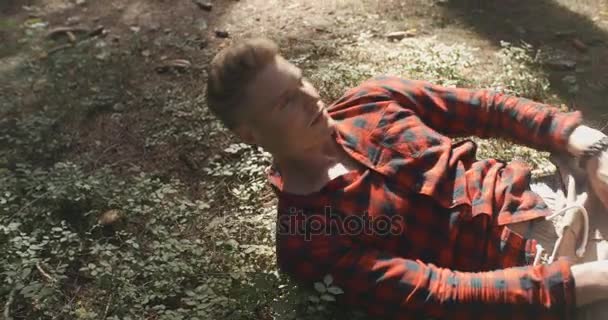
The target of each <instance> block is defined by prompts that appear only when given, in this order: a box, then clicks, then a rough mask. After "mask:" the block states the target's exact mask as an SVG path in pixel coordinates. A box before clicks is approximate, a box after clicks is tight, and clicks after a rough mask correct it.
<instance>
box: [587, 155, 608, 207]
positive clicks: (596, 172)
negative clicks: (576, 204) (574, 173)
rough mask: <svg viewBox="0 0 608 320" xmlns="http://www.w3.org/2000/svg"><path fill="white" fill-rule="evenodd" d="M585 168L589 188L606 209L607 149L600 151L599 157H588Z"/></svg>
mask: <svg viewBox="0 0 608 320" xmlns="http://www.w3.org/2000/svg"><path fill="white" fill-rule="evenodd" d="M586 169H587V175H588V177H589V183H590V184H591V188H592V189H593V191H594V192H595V194H596V195H597V197H598V198H599V199H600V201H601V202H602V204H603V205H604V208H606V209H608V151H604V152H602V153H601V154H600V156H599V157H595V158H593V159H589V162H588V163H587V168H586Z"/></svg>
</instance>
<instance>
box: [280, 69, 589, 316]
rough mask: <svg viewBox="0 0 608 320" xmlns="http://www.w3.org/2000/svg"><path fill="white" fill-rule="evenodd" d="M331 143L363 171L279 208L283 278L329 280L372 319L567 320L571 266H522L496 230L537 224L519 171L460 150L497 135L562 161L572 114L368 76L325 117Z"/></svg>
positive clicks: (523, 257)
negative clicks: (331, 122)
mask: <svg viewBox="0 0 608 320" xmlns="http://www.w3.org/2000/svg"><path fill="white" fill-rule="evenodd" d="M329 111H330V112H329V114H330V115H331V117H332V118H333V119H335V120H336V122H337V130H336V131H335V134H334V138H335V139H336V141H337V142H338V143H339V144H340V145H342V146H343V147H344V149H345V150H346V151H347V152H348V153H349V154H350V155H351V156H352V157H353V158H354V159H356V160H357V161H359V162H360V163H362V164H363V165H364V166H365V169H364V170H358V171H352V172H349V173H347V174H345V175H343V176H340V177H338V178H335V179H333V180H331V181H330V182H329V183H327V184H326V185H325V186H324V187H323V188H322V189H321V190H320V191H319V192H316V193H313V194H309V195H294V194H289V193H286V192H282V191H281V188H282V182H281V177H280V173H279V170H278V168H276V167H273V168H271V170H270V172H269V179H270V181H271V183H272V185H273V186H274V189H275V191H276V192H277V195H278V198H279V204H278V224H277V255H278V264H279V267H280V268H281V270H283V271H284V272H286V273H288V274H289V275H291V276H293V277H294V278H295V279H297V280H300V281H303V282H306V283H310V282H315V281H321V279H323V277H324V276H325V275H327V274H330V275H332V276H333V278H334V285H336V286H338V287H340V288H342V289H343V291H344V293H343V294H341V295H339V296H338V300H339V301H340V302H343V303H346V304H349V305H353V306H356V307H360V308H363V309H364V310H365V311H366V312H368V313H369V314H371V315H374V316H376V317H379V318H382V319H422V318H423V317H434V318H440V319H566V318H570V317H572V315H573V314H574V306H575V300H574V299H575V297H574V282H573V278H572V275H571V272H570V264H569V263H568V262H566V261H564V260H560V261H557V262H555V263H553V264H550V265H538V266H530V264H531V263H532V261H533V258H534V255H535V253H536V251H535V245H536V241H535V240H526V239H523V238H522V237H520V236H519V235H517V234H515V233H513V232H511V231H510V230H509V229H508V228H506V227H505V225H506V224H509V223H514V222H520V221H527V220H530V219H534V218H538V217H542V216H545V215H547V214H548V213H549V212H548V209H547V207H546V205H545V204H544V202H543V201H542V200H541V198H540V197H539V196H537V195H536V194H534V193H533V192H531V191H530V189H529V182H530V169H529V167H528V166H526V164H525V163H522V162H511V163H509V164H506V163H504V162H501V161H498V160H492V159H491V160H479V161H478V160H477V159H476V157H475V152H476V145H475V143H473V142H472V141H470V140H465V141H463V142H459V143H453V142H452V140H451V138H450V137H456V136H470V135H475V136H479V137H504V138H508V139H510V140H513V141H515V142H518V143H521V144H524V145H528V146H531V147H534V148H537V149H540V150H550V151H565V149H566V145H567V138H568V136H569V134H570V133H571V132H572V131H573V130H574V128H575V127H576V126H577V125H579V124H580V122H581V115H580V113H578V112H575V113H568V114H566V113H560V112H559V111H558V110H557V109H556V108H553V107H550V106H547V105H542V104H539V103H535V102H533V101H530V100H526V99H520V98H515V97H512V96H507V95H503V94H499V93H495V92H492V91H488V90H467V89H455V88H445V87H440V86H435V85H432V84H429V83H427V82H422V81H410V80H405V79H401V78H396V77H378V78H375V79H371V80H369V81H367V82H365V83H363V84H362V85H360V86H358V87H356V88H354V89H351V90H350V91H348V92H347V93H346V94H345V95H344V96H343V97H342V98H341V99H339V100H338V101H337V102H335V103H334V104H332V105H331V106H330V107H329Z"/></svg>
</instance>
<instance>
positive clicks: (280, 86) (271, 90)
mask: <svg viewBox="0 0 608 320" xmlns="http://www.w3.org/2000/svg"><path fill="white" fill-rule="evenodd" d="M301 76H302V71H301V70H300V69H299V68H298V67H296V66H295V65H293V64H292V63H290V62H289V61H287V60H285V58H283V57H281V56H278V55H277V56H276V58H275V59H274V61H273V62H272V63H269V64H268V65H267V66H266V67H264V68H263V69H262V71H261V72H260V73H259V74H258V75H257V76H256V77H255V78H254V80H253V81H252V83H251V85H250V86H249V88H248V90H247V91H248V94H249V97H250V98H251V99H252V100H254V101H255V102H260V103H264V104H272V103H276V102H277V101H278V99H279V98H280V97H281V96H282V95H283V94H284V93H285V92H287V91H288V90H290V89H291V88H292V87H293V86H296V85H298V81H297V80H299V78H300V77H301Z"/></svg>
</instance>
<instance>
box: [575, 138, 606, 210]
mask: <svg viewBox="0 0 608 320" xmlns="http://www.w3.org/2000/svg"><path fill="white" fill-rule="evenodd" d="M605 136H606V135H604V134H603V133H602V132H601V131H599V130H596V129H593V128H590V127H587V126H578V127H577V128H576V129H574V131H573V132H572V134H571V135H570V137H569V139H568V151H569V152H570V153H571V154H572V155H574V156H580V155H581V154H582V153H583V151H584V150H585V149H587V148H589V146H591V145H592V144H594V143H595V142H597V141H599V140H600V139H602V138H604V137H605ZM586 171H587V176H588V177H589V183H590V184H591V188H592V189H593V191H594V192H595V194H596V195H597V197H598V198H599V199H600V201H601V202H602V204H603V205H604V207H605V208H608V152H607V151H604V152H602V153H601V154H600V155H599V156H598V157H594V158H592V159H589V161H588V162H587V168H586Z"/></svg>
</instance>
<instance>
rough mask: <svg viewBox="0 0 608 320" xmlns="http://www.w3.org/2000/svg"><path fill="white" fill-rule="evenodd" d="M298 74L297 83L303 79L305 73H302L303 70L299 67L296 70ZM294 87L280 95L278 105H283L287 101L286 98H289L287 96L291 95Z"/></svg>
mask: <svg viewBox="0 0 608 320" xmlns="http://www.w3.org/2000/svg"><path fill="white" fill-rule="evenodd" d="M296 73H297V75H296V76H295V78H294V79H295V81H296V82H297V83H299V82H300V81H302V79H303V78H304V75H303V73H302V70H300V69H297V71H296ZM292 91H293V90H292V89H289V90H286V91H285V92H283V93H282V94H281V95H280V96H279V101H278V103H277V105H279V106H280V105H282V104H284V103H285V99H287V96H289V94H290V93H291V92H292Z"/></svg>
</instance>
